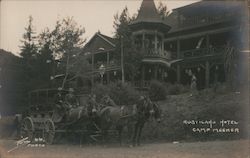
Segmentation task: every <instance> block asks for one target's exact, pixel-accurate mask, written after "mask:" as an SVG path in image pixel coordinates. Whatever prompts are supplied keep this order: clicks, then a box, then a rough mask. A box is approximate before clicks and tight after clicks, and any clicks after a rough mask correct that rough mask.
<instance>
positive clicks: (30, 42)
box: [20, 16, 37, 64]
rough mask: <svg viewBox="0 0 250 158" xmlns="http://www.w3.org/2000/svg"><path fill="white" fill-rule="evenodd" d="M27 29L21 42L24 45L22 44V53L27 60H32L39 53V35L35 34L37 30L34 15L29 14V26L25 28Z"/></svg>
mask: <svg viewBox="0 0 250 158" xmlns="http://www.w3.org/2000/svg"><path fill="white" fill-rule="evenodd" d="M25 31H26V32H25V33H24V34H23V39H22V40H21V43H22V44H23V45H22V46H20V48H21V53H20V55H21V56H22V57H23V58H24V59H26V60H31V59H32V58H34V57H35V56H36V54H37V45H36V39H37V37H36V35H35V34H36V32H35V29H34V26H33V18H32V16H29V19H28V26H27V27H26V28H25ZM27 64H29V63H27Z"/></svg>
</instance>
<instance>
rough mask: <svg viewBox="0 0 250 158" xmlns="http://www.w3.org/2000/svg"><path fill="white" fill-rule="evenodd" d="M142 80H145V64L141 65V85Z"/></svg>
mask: <svg viewBox="0 0 250 158" xmlns="http://www.w3.org/2000/svg"><path fill="white" fill-rule="evenodd" d="M144 80H145V66H144V65H142V76H141V82H142V83H141V85H142V86H143V83H144Z"/></svg>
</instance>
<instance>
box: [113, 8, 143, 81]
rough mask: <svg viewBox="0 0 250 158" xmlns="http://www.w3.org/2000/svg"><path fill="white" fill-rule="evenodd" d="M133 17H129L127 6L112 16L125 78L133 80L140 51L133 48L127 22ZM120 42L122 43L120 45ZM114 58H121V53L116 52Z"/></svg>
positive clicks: (140, 56) (140, 54)
mask: <svg viewBox="0 0 250 158" xmlns="http://www.w3.org/2000/svg"><path fill="white" fill-rule="evenodd" d="M134 19H135V17H130V16H129V12H128V9H127V7H126V8H125V9H124V10H123V11H122V13H121V14H120V15H119V14H118V13H117V14H116V15H115V16H114V25H113V26H114V29H115V37H116V38H117V39H119V41H118V43H117V47H116V49H117V52H121V49H123V52H124V53H123V54H124V56H123V59H124V63H125V64H124V71H125V72H124V73H125V79H126V80H130V81H133V80H134V79H135V77H136V75H137V74H138V72H139V68H140V64H141V59H142V53H141V52H138V51H136V50H135V46H134V45H133V43H132V41H133V40H132V32H131V29H130V27H129V24H130V22H131V21H132V20H134ZM121 44H122V45H121ZM115 58H116V59H117V60H120V59H121V53H116V56H115Z"/></svg>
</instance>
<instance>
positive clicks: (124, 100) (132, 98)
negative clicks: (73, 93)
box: [92, 81, 139, 105]
mask: <svg viewBox="0 0 250 158" xmlns="http://www.w3.org/2000/svg"><path fill="white" fill-rule="evenodd" d="M92 93H93V94H95V95H96V99H97V101H98V102H100V101H101V99H102V97H104V96H105V95H109V96H110V97H111V98H112V99H113V100H114V102H115V103H116V104H117V105H132V104H134V103H135V102H136V101H137V99H138V98H139V92H138V91H136V90H135V89H134V88H133V87H132V86H131V85H129V84H126V83H125V84H124V83H122V82H121V81H119V82H117V83H110V84H109V85H102V84H97V85H95V86H94V87H93V89H92Z"/></svg>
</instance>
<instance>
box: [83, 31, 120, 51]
mask: <svg viewBox="0 0 250 158" xmlns="http://www.w3.org/2000/svg"><path fill="white" fill-rule="evenodd" d="M115 47H116V39H114V38H111V37H109V36H106V35H103V34H101V33H100V32H96V33H95V34H94V35H93V37H92V38H91V39H90V40H89V41H88V43H87V44H86V45H85V46H84V48H83V52H84V53H86V52H91V53H94V52H100V51H105V50H111V49H115ZM100 48H103V49H104V50H102V49H100Z"/></svg>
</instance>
